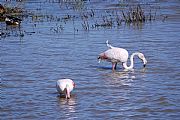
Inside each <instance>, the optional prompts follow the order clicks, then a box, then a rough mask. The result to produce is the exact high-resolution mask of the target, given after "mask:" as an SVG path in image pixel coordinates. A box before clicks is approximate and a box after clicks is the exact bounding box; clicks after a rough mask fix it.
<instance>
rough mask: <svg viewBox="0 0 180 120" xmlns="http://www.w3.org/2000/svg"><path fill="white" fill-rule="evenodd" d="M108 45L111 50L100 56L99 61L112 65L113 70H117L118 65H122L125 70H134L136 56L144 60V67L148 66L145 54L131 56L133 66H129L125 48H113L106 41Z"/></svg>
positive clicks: (136, 53) (137, 53)
mask: <svg viewBox="0 0 180 120" xmlns="http://www.w3.org/2000/svg"><path fill="white" fill-rule="evenodd" d="M106 45H107V47H108V48H109V49H108V50H106V51H105V52H102V53H100V54H99V56H98V59H99V62H100V61H101V60H106V61H109V62H111V63H112V70H113V71H114V70H115V69H116V66H117V63H119V62H120V63H122V66H123V68H124V69H125V70H132V69H133V67H134V56H136V55H137V56H138V58H139V59H141V60H142V62H143V64H144V67H145V66H146V64H147V60H146V58H145V57H144V55H143V53H140V52H135V53H133V54H132V55H131V56H130V61H131V64H130V66H127V61H128V51H127V50H126V49H124V48H118V47H113V46H112V45H110V44H109V42H108V40H107V41H106Z"/></svg>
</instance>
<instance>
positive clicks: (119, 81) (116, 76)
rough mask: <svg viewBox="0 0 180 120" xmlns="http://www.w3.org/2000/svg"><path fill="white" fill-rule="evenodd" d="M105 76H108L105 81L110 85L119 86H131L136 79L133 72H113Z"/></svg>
mask: <svg viewBox="0 0 180 120" xmlns="http://www.w3.org/2000/svg"><path fill="white" fill-rule="evenodd" d="M104 76H106V78H105V80H106V82H107V83H108V84H111V85H118V86H131V85H132V82H133V80H134V79H135V78H136V77H135V75H134V72H133V71H131V72H130V71H129V72H127V71H122V72H111V73H107V74H105V75H104Z"/></svg>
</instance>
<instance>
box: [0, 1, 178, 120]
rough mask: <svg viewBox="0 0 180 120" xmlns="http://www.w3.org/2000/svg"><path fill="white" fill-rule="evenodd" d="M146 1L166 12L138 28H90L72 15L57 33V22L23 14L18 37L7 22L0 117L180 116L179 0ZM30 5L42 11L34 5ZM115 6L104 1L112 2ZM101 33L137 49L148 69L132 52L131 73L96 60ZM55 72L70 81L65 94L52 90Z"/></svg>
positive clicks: (113, 41)
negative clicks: (70, 89)
mask: <svg viewBox="0 0 180 120" xmlns="http://www.w3.org/2000/svg"><path fill="white" fill-rule="evenodd" d="M85 3H86V2H85ZM152 3H153V4H160V5H161V7H162V9H161V13H163V14H166V15H168V16H170V17H168V18H167V19H166V20H165V21H162V19H157V20H155V21H153V22H146V23H144V24H143V25H142V26H141V27H140V28H139V27H137V26H133V25H129V26H127V25H122V26H120V28H116V27H114V28H100V29H90V30H89V31H85V30H83V29H82V27H81V23H80V22H78V21H75V23H74V24H75V25H74V26H73V23H72V21H67V23H66V24H63V27H64V29H63V30H62V31H61V30H60V31H58V32H57V31H54V30H53V29H56V28H55V26H60V25H61V24H62V23H61V22H57V21H53V20H52V21H49V20H47V19H46V20H44V19H43V20H44V21H33V20H31V19H30V18H28V19H25V20H24V21H23V22H22V25H21V30H22V31H26V32H24V34H25V35H24V36H23V37H22V36H19V35H17V34H19V28H14V27H13V28H11V27H10V28H7V30H8V31H9V32H10V34H11V35H10V36H7V37H1V38H0V39H1V40H0V43H1V44H0V45H1V47H0V48H1V50H0V51H1V52H0V56H1V63H0V66H1V67H0V68H1V83H0V86H1V95H0V98H1V102H0V104H1V105H0V106H1V108H0V111H1V112H0V118H1V119H2V120H7V119H18V120H20V119H21V120H24V119H62V120H63V119H70V120H71V119H82V120H84V119H96V120H97V119H171V120H173V119H178V118H180V103H179V101H180V92H179V91H180V81H179V80H180V77H179V74H180V63H179V61H180V57H179V55H180V49H179V46H180V43H179V40H180V39H179V38H180V34H179V31H180V27H179V25H180V22H179V18H180V16H179V11H178V10H179V9H178V7H177V6H179V1H171V2H164V1H162V2H160V3H156V2H152ZM34 4H36V5H37V8H41V9H37V8H34V7H32V6H33V5H34ZM86 4H88V5H89V3H88V1H87V3H86ZM86 4H85V5H86ZM94 4H96V5H97V6H101V7H99V9H102V8H104V6H105V7H107V8H108V7H109V6H107V5H106V4H108V3H106V2H99V3H96V2H94ZM94 4H92V5H94ZM114 4H116V2H113V3H112V5H110V7H116V6H114ZM51 5H54V8H52V6H51ZM39 6H41V7H39ZM62 6H63V5H62ZM70 7H71V6H70ZM26 8H27V9H28V10H32V11H33V10H34V11H36V12H39V13H44V14H46V13H47V14H50V13H51V14H52V9H53V10H54V9H55V10H54V11H56V12H54V13H53V15H58V14H62V15H64V14H66V13H67V10H66V9H64V11H62V12H61V13H58V12H57V10H58V9H59V3H58V4H57V3H56V2H55V3H53V2H52V3H41V2H40V3H38V2H37V3H35V2H27V3H26ZM42 8H47V9H45V10H44V9H42ZM56 9H57V10H56ZM62 9H63V7H62ZM49 11H51V12H49ZM69 11H70V13H71V12H73V10H72V9H70V10H69ZM48 12H49V13H48ZM1 27H2V28H3V27H5V24H4V23H1ZM73 27H75V28H76V29H78V31H76V30H74V29H73ZM107 39H108V40H109V41H110V43H111V44H112V45H113V46H117V47H122V48H126V49H127V50H128V51H129V54H131V53H133V52H135V51H141V52H143V53H144V54H145V57H146V58H147V60H148V64H147V67H146V68H145V69H143V68H142V63H141V61H140V60H138V58H136V59H135V69H134V71H129V72H124V71H123V69H122V68H121V65H120V64H119V65H118V68H117V71H116V72H112V70H111V64H110V63H108V62H101V63H100V64H99V63H98V60H97V55H98V54H99V53H100V52H103V51H105V50H106V49H107V47H106V44H105V41H106V40H107ZM61 78H71V79H73V80H74V82H75V83H76V88H75V89H74V91H73V92H72V97H71V99H69V100H65V99H64V98H60V97H59V96H58V93H57V92H56V88H55V85H56V81H57V80H58V79H61Z"/></svg>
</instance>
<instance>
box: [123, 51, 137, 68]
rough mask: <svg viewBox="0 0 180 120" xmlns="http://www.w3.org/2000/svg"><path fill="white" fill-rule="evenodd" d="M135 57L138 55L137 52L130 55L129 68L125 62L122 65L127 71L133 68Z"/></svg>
mask: <svg viewBox="0 0 180 120" xmlns="http://www.w3.org/2000/svg"><path fill="white" fill-rule="evenodd" d="M135 55H138V52H135V53H133V54H132V55H131V57H130V62H131V64H130V66H127V62H124V63H123V67H124V68H125V69H127V70H130V69H133V67H134V56H135Z"/></svg>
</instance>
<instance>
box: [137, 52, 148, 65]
mask: <svg viewBox="0 0 180 120" xmlns="http://www.w3.org/2000/svg"><path fill="white" fill-rule="evenodd" d="M138 57H139V59H141V60H142V62H143V64H144V65H143V66H144V67H146V64H147V60H146V58H145V57H144V55H143V54H142V53H138Z"/></svg>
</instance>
